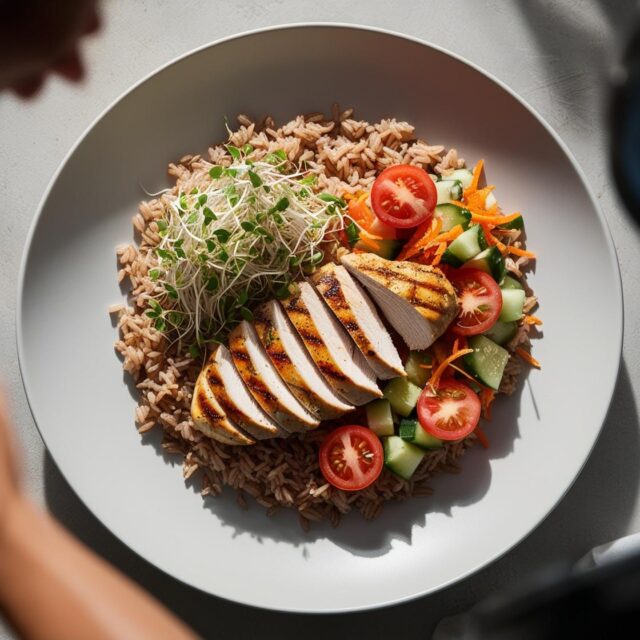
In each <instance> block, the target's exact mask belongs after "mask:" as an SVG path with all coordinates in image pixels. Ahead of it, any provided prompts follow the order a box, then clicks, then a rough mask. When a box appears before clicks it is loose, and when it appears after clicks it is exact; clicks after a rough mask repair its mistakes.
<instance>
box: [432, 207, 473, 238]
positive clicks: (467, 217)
mask: <svg viewBox="0 0 640 640" xmlns="http://www.w3.org/2000/svg"><path fill="white" fill-rule="evenodd" d="M435 215H436V216H437V217H439V218H440V219H441V220H442V231H443V232H445V231H451V229H453V227H455V226H456V225H458V224H459V225H460V226H461V227H462V228H463V229H468V228H469V222H471V212H470V211H469V210H468V209H463V208H462V207H459V206H458V205H457V204H451V203H446V204H439V205H438V206H437V207H436V210H435Z"/></svg>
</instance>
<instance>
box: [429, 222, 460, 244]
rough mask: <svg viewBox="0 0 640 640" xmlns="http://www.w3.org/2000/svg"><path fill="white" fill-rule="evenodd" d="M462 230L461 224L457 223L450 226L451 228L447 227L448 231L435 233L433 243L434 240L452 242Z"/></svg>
mask: <svg viewBox="0 0 640 640" xmlns="http://www.w3.org/2000/svg"><path fill="white" fill-rule="evenodd" d="M463 231H464V229H463V228H462V225H461V224H457V225H456V226H455V227H451V229H449V231H445V232H444V233H441V234H440V235H437V236H436V237H435V238H434V239H433V243H434V244H435V243H436V242H452V241H453V240H455V239H456V238H457V237H458V236H459V235H460V234H461V233H462V232H463Z"/></svg>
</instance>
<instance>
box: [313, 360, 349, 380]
mask: <svg viewBox="0 0 640 640" xmlns="http://www.w3.org/2000/svg"><path fill="white" fill-rule="evenodd" d="M316 364H317V365H318V369H320V371H322V373H324V375H325V376H328V377H329V378H333V379H334V380H339V381H340V382H344V381H345V380H346V379H347V376H345V375H344V373H341V372H340V371H338V369H336V367H335V365H333V364H332V363H331V362H316Z"/></svg>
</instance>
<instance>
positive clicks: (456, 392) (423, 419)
mask: <svg viewBox="0 0 640 640" xmlns="http://www.w3.org/2000/svg"><path fill="white" fill-rule="evenodd" d="M479 420H480V398H478V394H477V393H476V392H475V391H474V390H473V389H471V387H469V386H467V385H466V384H464V383H463V382H459V381H458V380H454V379H453V378H448V379H446V380H441V381H440V383H439V384H438V388H437V389H436V390H435V391H434V390H433V389H432V388H431V386H430V385H427V386H426V387H425V388H424V391H423V392H422V394H421V395H420V398H419V399H418V421H419V422H420V424H421V426H422V428H423V429H424V430H425V431H426V432H427V433H430V434H431V435H432V436H435V437H436V438H440V440H460V439H462V438H465V437H466V436H468V435H469V434H470V433H471V432H472V431H473V430H474V429H475V428H476V427H477V426H478V421H479Z"/></svg>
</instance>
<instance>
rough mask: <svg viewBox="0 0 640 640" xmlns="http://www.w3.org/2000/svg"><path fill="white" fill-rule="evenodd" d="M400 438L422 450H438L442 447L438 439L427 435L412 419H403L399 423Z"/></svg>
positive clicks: (442, 443)
mask: <svg viewBox="0 0 640 640" xmlns="http://www.w3.org/2000/svg"><path fill="white" fill-rule="evenodd" d="M399 433H400V437H401V438H402V439H403V440H406V441H407V442H413V444H417V445H418V446H419V447H422V448H423V449H438V448H440V447H442V446H443V445H444V442H442V440H440V438H436V437H435V436H432V435H431V434H430V433H427V432H426V431H425V430H424V429H423V428H422V427H421V426H420V423H419V422H418V421H417V420H415V419H413V418H405V419H404V420H403V421H402V422H401V423H400V431H399Z"/></svg>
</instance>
